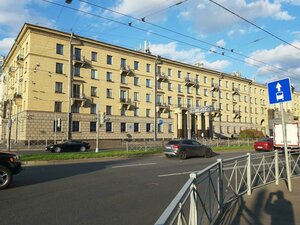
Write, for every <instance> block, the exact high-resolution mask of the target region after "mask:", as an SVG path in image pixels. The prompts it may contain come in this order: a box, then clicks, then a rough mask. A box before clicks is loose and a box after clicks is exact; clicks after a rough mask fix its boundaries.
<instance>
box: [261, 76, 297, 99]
mask: <svg viewBox="0 0 300 225" xmlns="http://www.w3.org/2000/svg"><path fill="white" fill-rule="evenodd" d="M267 85H268V94H269V103H270V104H276V103H281V102H288V101H292V91H291V85H290V78H284V79H282V80H276V81H272V82H270V83H268V84H267Z"/></svg>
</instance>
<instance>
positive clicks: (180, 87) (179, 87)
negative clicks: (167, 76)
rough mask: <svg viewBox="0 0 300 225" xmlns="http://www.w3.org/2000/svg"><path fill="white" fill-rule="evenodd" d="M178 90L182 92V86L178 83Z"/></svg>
mask: <svg viewBox="0 0 300 225" xmlns="http://www.w3.org/2000/svg"><path fill="white" fill-rule="evenodd" d="M178 92H182V86H181V84H178Z"/></svg>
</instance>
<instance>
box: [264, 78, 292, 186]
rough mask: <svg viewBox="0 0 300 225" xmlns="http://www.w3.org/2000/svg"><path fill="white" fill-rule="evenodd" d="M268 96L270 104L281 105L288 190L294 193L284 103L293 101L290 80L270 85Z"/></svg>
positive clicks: (278, 81)
mask: <svg viewBox="0 0 300 225" xmlns="http://www.w3.org/2000/svg"><path fill="white" fill-rule="evenodd" d="M268 95H269V103H270V104H276V103H279V104H280V111H281V125H282V135H283V142H284V155H285V163H286V175H287V182H288V189H289V192H291V191H292V183H291V167H290V164H289V156H288V149H287V138H286V126H285V121H284V116H283V102H288V101H292V92H291V85H290V79H289V78H285V79H282V80H277V81H273V82H270V83H268Z"/></svg>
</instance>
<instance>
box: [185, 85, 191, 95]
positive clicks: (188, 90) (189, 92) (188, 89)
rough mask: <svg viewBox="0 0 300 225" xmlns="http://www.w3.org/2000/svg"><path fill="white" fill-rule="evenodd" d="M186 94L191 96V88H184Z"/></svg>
mask: <svg viewBox="0 0 300 225" xmlns="http://www.w3.org/2000/svg"><path fill="white" fill-rule="evenodd" d="M186 92H187V93H188V94H191V93H192V90H191V87H190V86H187V87H186Z"/></svg>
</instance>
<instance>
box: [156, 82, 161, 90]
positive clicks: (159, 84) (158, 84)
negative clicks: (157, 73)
mask: <svg viewBox="0 0 300 225" xmlns="http://www.w3.org/2000/svg"><path fill="white" fill-rule="evenodd" d="M157 88H158V89H162V82H161V81H157Z"/></svg>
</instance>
